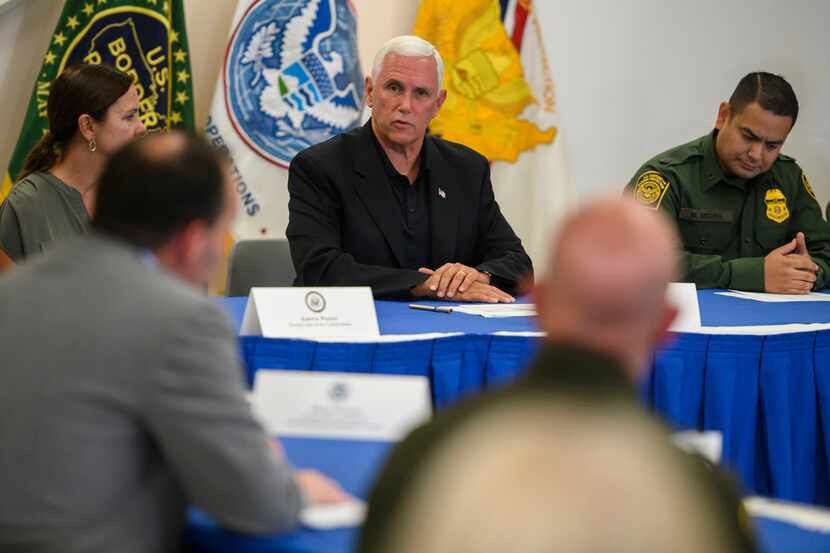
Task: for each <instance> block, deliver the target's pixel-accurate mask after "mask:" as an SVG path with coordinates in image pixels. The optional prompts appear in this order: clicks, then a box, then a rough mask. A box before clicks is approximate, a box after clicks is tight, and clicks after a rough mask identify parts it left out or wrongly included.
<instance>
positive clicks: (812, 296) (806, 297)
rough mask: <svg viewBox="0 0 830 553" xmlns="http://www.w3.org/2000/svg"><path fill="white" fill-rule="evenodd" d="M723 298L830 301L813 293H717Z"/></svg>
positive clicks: (826, 295)
mask: <svg viewBox="0 0 830 553" xmlns="http://www.w3.org/2000/svg"><path fill="white" fill-rule="evenodd" d="M715 294H718V295H721V296H729V297H730V298H741V299H742V300H753V301H760V302H767V303H781V302H791V301H830V294H822V293H818V292H811V293H809V294H768V293H766V292H742V291H740V290H729V291H727V292H715Z"/></svg>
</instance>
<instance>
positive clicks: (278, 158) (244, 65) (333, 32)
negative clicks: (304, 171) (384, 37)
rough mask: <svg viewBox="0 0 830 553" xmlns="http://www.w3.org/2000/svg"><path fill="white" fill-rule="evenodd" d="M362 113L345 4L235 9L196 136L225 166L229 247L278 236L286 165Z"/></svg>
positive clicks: (284, 219)
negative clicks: (232, 193) (233, 206)
mask: <svg viewBox="0 0 830 553" xmlns="http://www.w3.org/2000/svg"><path fill="white" fill-rule="evenodd" d="M362 104H363V74H362V72H361V69H360V60H359V58H358V52H357V24H356V20H355V14H354V12H353V10H352V6H351V3H350V2H349V1H348V0H240V2H239V4H238V5H237V8H236V14H235V16H234V23H233V25H232V26H231V36H230V40H229V43H228V47H227V51H226V54H225V60H224V64H223V68H222V73H221V74H220V76H219V79H218V82H217V85H216V91H215V93H214V96H213V104H212V106H211V111H210V116H209V118H208V122H207V128H206V134H207V136H208V138H209V139H210V140H211V141H212V142H213V144H214V145H216V146H217V147H218V148H220V149H222V150H225V151H227V152H228V153H229V154H230V157H231V160H232V162H233V167H232V174H233V180H234V186H235V188H236V191H237V193H238V194H239V200H240V205H241V213H240V215H239V217H237V221H236V227H235V229H234V237H235V238H236V239H248V238H284V237H285V227H286V225H287V224H288V189H287V184H288V169H287V168H288V165H289V163H290V162H291V160H292V159H293V157H294V156H295V155H296V154H297V153H298V152H300V151H301V150H303V149H305V148H307V147H309V146H311V145H313V144H316V143H318V142H322V141H324V140H326V139H328V138H330V137H332V136H334V135H336V134H339V133H341V132H343V131H347V130H349V129H352V128H353V127H355V126H356V125H357V124H358V123H359V122H360V115H361V109H362Z"/></svg>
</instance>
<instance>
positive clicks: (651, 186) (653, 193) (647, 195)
mask: <svg viewBox="0 0 830 553" xmlns="http://www.w3.org/2000/svg"><path fill="white" fill-rule="evenodd" d="M668 189H669V181H668V179H667V178H666V177H664V176H663V175H662V174H660V173H659V172H657V171H646V172H645V173H643V174H642V175H640V176H639V177H637V182H636V183H635V185H634V199H636V200H637V202H638V203H640V204H641V205H644V206H647V207H651V208H654V209H657V208H658V207H660V202H661V201H663V196H665V195H666V190H668Z"/></svg>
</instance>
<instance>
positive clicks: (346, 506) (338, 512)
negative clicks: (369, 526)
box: [300, 499, 366, 530]
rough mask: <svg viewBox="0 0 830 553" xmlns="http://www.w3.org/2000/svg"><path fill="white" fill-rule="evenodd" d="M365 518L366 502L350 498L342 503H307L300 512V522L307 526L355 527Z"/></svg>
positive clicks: (318, 527) (322, 528) (327, 527)
mask: <svg viewBox="0 0 830 553" xmlns="http://www.w3.org/2000/svg"><path fill="white" fill-rule="evenodd" d="M365 519H366V503H364V502H363V501H361V500H359V499H352V500H349V501H345V502H343V503H331V504H328V503H325V504H315V505H309V506H308V507H306V508H304V509H303V510H302V512H300V522H302V523H303V525H304V526H307V527H309V528H317V529H319V530H331V529H332V528H355V527H357V526H360V525H361V524H363V521H364V520H365Z"/></svg>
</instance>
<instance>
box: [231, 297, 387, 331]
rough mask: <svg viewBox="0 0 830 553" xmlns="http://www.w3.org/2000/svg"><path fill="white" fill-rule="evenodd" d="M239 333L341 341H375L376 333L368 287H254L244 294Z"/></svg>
mask: <svg viewBox="0 0 830 553" xmlns="http://www.w3.org/2000/svg"><path fill="white" fill-rule="evenodd" d="M239 334H241V335H242V336H262V337H264V338H344V339H345V338H376V337H378V336H379V335H380V332H379V331H378V318H377V314H376V313H375V302H374V300H373V298H372V289H371V288H369V287H368V286H331V287H320V288H256V287H255V288H251V293H250V294H249V295H248V303H247V304H246V305H245V314H244V316H243V317H242V327H241V329H240V330H239ZM345 341H350V340H345Z"/></svg>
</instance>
